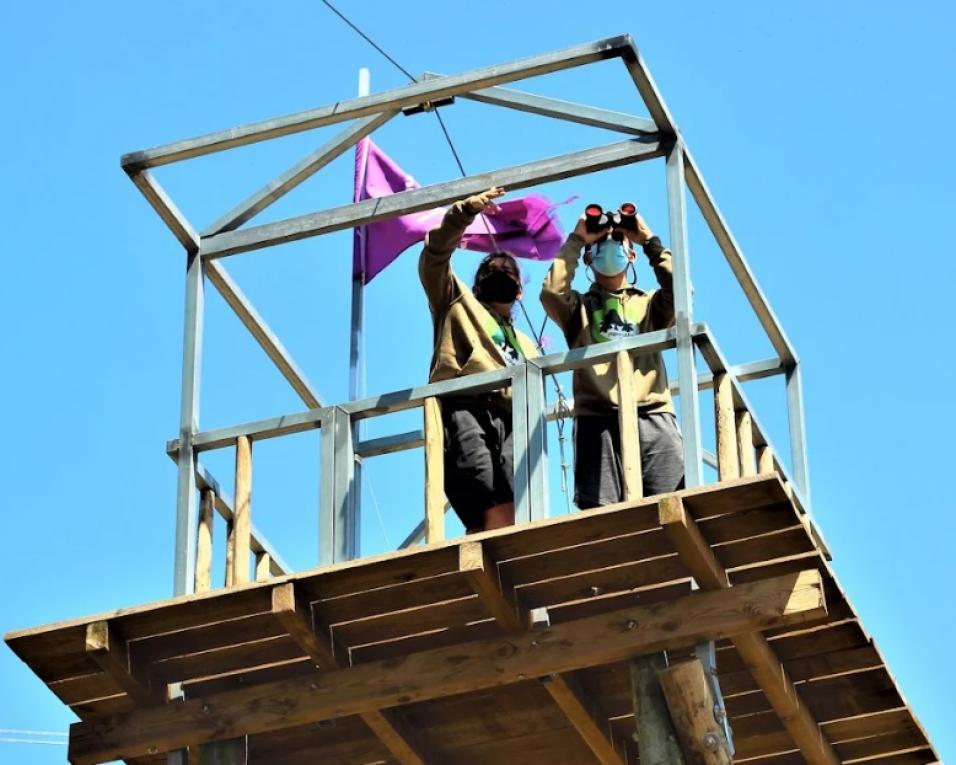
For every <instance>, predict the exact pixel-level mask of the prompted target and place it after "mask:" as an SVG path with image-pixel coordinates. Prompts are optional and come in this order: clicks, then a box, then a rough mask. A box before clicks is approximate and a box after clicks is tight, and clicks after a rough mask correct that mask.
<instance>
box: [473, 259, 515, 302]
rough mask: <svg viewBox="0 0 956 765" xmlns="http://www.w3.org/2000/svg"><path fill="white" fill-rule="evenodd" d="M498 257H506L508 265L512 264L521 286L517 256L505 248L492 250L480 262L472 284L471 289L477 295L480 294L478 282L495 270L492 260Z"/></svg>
mask: <svg viewBox="0 0 956 765" xmlns="http://www.w3.org/2000/svg"><path fill="white" fill-rule="evenodd" d="M498 258H504V259H505V260H506V261H508V265H510V266H511V267H512V268H513V269H514V272H515V276H517V277H518V284H519V286H520V284H521V268H520V266H518V261H517V260H516V259H515V256H514V255H512V254H511V253H510V252H505V251H504V250H497V251H496V252H491V253H488V254H487V255H485V257H483V258H482V259H481V263H479V264H478V270H477V271H475V281H474V283H473V284H472V285H471V291H472V292H473V293H474V294H475V297H477V296H478V282H480V281H481V280H482V279H484V278H485V277H486V276H487V275H488V274H489V273H491V272H492V271H493V270H494V269H493V268H492V267H491V262H492V261H493V260H497V259H498Z"/></svg>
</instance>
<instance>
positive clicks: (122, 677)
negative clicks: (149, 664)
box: [86, 620, 165, 707]
mask: <svg viewBox="0 0 956 765" xmlns="http://www.w3.org/2000/svg"><path fill="white" fill-rule="evenodd" d="M86 655H87V656H89V657H90V658H91V659H92V660H93V661H94V662H96V664H97V665H98V666H99V668H100V669H101V670H103V672H105V673H106V674H107V675H109V676H110V677H111V678H112V679H113V680H114V681H115V682H116V684H117V685H119V687H120V688H122V689H123V691H124V693H126V694H127V695H128V696H129V697H130V698H131V699H132V700H133V701H134V702H136V704H138V705H139V706H143V707H148V706H154V705H156V704H160V703H162V702H163V701H165V698H163V694H160V693H159V692H154V691H153V690H151V688H150V685H149V681H148V680H147V681H144V680H141V679H140V678H138V677H136V676H134V675H133V673H132V672H131V671H130V662H129V649H128V647H127V645H126V641H125V640H123V639H122V638H121V637H120V636H119V635H117V634H116V632H115V631H114V630H113V627H112V626H111V625H110V623H109V622H108V621H105V620H103V621H98V622H93V623H91V624H88V625H86Z"/></svg>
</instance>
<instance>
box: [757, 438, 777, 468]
mask: <svg viewBox="0 0 956 765" xmlns="http://www.w3.org/2000/svg"><path fill="white" fill-rule="evenodd" d="M773 461H774V457H773V449H771V448H770V447H769V446H767V444H763V445H762V446H759V447H757V472H758V473H759V474H760V475H769V474H771V473H773V472H774V470H775V469H776V468H774V465H773Z"/></svg>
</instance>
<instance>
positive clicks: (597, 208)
mask: <svg viewBox="0 0 956 765" xmlns="http://www.w3.org/2000/svg"><path fill="white" fill-rule="evenodd" d="M603 212H604V210H603V209H602V207H601V205H588V206H587V207H585V208H584V214H585V215H586V216H587V217H589V218H598V217H600V216H601V213H603Z"/></svg>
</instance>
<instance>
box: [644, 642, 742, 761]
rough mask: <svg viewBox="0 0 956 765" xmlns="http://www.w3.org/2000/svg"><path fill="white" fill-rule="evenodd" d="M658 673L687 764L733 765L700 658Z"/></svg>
mask: <svg viewBox="0 0 956 765" xmlns="http://www.w3.org/2000/svg"><path fill="white" fill-rule="evenodd" d="M658 677H659V678H660V681H661V688H662V689H663V691H664V698H665V700H666V701H667V707H668V709H669V710H670V713H671V719H673V721H674V728H675V729H676V731H677V739H678V741H679V743H680V747H681V751H682V752H683V754H684V759H685V761H686V762H687V764H688V765H731V762H732V758H731V756H730V752H729V751H728V748H727V742H726V740H725V739H724V733H723V731H722V730H721V728H720V726H719V725H718V724H717V720H716V718H715V717H714V708H715V707H714V701H715V700H714V694H713V693H712V692H711V689H710V685H709V684H708V682H707V674H706V671H705V670H704V665H703V664H701V663H700V661H699V660H698V659H694V660H693V661H686V662H682V663H680V664H675V665H674V666H672V667H668V668H667V669H665V670H664V671H663V672H661V673H660V674H659V675H658Z"/></svg>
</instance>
